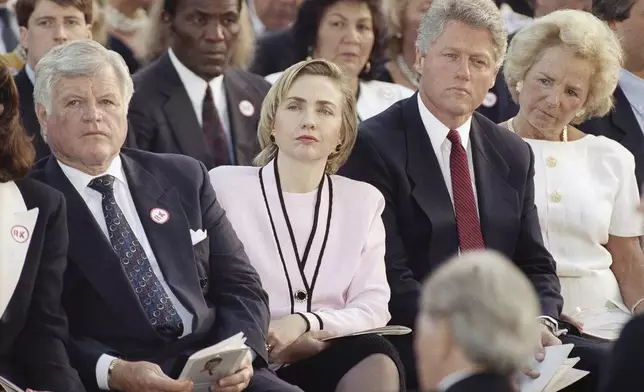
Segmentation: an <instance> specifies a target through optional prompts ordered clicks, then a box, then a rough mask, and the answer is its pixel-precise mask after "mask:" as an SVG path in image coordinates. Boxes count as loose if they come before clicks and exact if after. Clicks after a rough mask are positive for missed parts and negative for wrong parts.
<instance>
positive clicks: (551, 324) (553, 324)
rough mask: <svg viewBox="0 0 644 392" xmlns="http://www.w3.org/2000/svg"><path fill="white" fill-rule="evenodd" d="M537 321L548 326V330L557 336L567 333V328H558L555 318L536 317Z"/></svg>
mask: <svg viewBox="0 0 644 392" xmlns="http://www.w3.org/2000/svg"><path fill="white" fill-rule="evenodd" d="M538 320H539V323H540V324H542V325H545V326H546V327H548V329H549V330H550V332H552V334H553V335H555V336H557V337H559V336H561V335H565V334H566V333H568V330H567V329H559V323H557V320H555V319H553V318H551V317H545V316H544V317H539V318H538Z"/></svg>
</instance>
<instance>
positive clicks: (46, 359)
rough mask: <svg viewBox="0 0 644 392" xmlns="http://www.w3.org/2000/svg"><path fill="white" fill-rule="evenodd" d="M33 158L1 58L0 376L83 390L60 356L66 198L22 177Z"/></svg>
mask: <svg viewBox="0 0 644 392" xmlns="http://www.w3.org/2000/svg"><path fill="white" fill-rule="evenodd" d="M34 156H35V153H34V148H33V146H32V143H31V140H30V138H29V137H28V136H27V134H26V133H25V130H24V129H23V128H22V126H21V125H20V117H19V114H18V92H17V89H16V85H15V84H14V82H13V77H12V75H11V71H10V69H9V68H8V67H7V66H6V65H5V64H3V63H0V376H2V377H4V378H6V379H9V380H11V381H12V382H14V383H16V384H18V385H20V386H22V387H23V388H24V387H32V388H37V389H41V390H47V391H51V392H70V391H72V392H79V391H84V390H85V389H84V388H83V386H82V384H81V383H80V380H79V378H78V374H77V373H76V371H75V370H74V369H72V368H71V367H70V365H69V360H68V358H67V352H66V347H65V342H66V340H67V321H66V319H65V315H64V313H63V312H62V308H61V306H60V296H61V291H62V286H63V273H64V271H65V266H66V263H67V242H68V238H67V222H66V212H65V211H66V210H65V200H64V199H63V196H62V195H61V194H60V193H59V192H58V191H55V190H54V189H52V188H50V187H48V186H46V185H44V184H42V183H40V182H37V181H34V180H31V179H25V176H26V175H27V173H28V172H29V169H30V168H31V165H32V163H33V160H34ZM0 389H1V388H0Z"/></svg>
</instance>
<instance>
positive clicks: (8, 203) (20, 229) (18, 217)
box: [0, 181, 38, 319]
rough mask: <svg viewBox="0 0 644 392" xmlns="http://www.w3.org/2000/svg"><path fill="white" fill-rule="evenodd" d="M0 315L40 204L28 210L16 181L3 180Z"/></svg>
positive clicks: (0, 196) (13, 285) (0, 186)
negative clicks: (4, 181)
mask: <svg viewBox="0 0 644 392" xmlns="http://www.w3.org/2000/svg"><path fill="white" fill-rule="evenodd" d="M0 205H2V208H3V211H4V213H3V214H2V216H0V319H1V318H2V316H3V315H4V312H5V310H6V309H7V306H8V305H9V302H10V301H11V298H12V296H13V294H14V292H15V290H16V287H17V286H18V282H19V280H20V275H21V274H22V269H23V267H24V265H25V261H26V257H27V252H28V251H29V244H30V242H31V239H32V236H33V233H34V227H35V226H36V220H37V219H38V208H34V209H31V210H29V211H27V207H26V206H25V202H24V200H23V198H22V194H21V193H20V190H19V189H18V186H17V185H16V184H15V183H14V182H13V181H10V182H6V183H0Z"/></svg>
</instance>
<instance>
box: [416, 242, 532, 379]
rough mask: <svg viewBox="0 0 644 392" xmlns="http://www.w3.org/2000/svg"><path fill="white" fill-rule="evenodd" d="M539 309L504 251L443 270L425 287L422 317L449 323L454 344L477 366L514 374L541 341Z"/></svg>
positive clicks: (459, 260) (471, 256) (469, 257)
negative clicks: (502, 253)
mask: <svg viewBox="0 0 644 392" xmlns="http://www.w3.org/2000/svg"><path fill="white" fill-rule="evenodd" d="M508 293H512V295H508ZM539 308H540V306H539V301H538V299H537V295H536V293H535V291H534V288H533V286H532V284H531V283H530V281H529V280H528V278H527V277H526V276H525V274H524V273H523V272H521V270H519V268H518V267H517V266H516V265H514V264H513V263H512V262H510V261H509V260H508V259H506V258H505V257H504V256H503V255H501V254H500V253H496V252H491V251H485V252H471V253H466V254H464V255H462V256H459V257H455V258H453V259H452V260H450V261H448V262H446V263H445V264H443V265H442V266H441V267H439V268H438V269H437V270H436V272H434V274H432V275H431V276H430V278H429V279H428V280H427V281H426V282H425V284H424V287H423V292H422V298H421V308H420V315H421V316H422V317H428V318H429V320H430V321H432V320H436V321H437V320H446V321H447V322H448V325H449V327H450V330H451V332H452V339H453V340H454V343H456V344H457V345H458V346H459V347H460V348H461V349H462V350H463V352H464V353H465V355H467V357H468V358H469V359H470V360H471V361H473V362H474V363H476V364H477V365H482V366H484V367H485V368H486V370H489V371H492V372H497V373H500V374H510V373H513V372H515V371H517V370H520V369H521V368H522V367H523V366H524V365H525V364H526V363H527V360H528V358H529V357H530V355H531V354H533V353H534V351H533V350H534V349H535V348H536V347H537V345H538V343H539V323H538V321H537V317H538V315H539ZM472 326H476V328H472ZM418 333H422V332H420V331H418Z"/></svg>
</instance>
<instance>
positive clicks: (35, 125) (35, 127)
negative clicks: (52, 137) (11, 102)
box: [14, 67, 136, 161]
mask: <svg viewBox="0 0 644 392" xmlns="http://www.w3.org/2000/svg"><path fill="white" fill-rule="evenodd" d="M14 81H15V83H16V87H17V88H18V100H19V103H20V119H21V120H22V126H23V127H24V128H25V131H27V134H28V135H29V136H31V137H33V143H34V148H35V149H36V161H38V160H40V159H42V158H46V157H48V156H49V155H50V154H51V150H50V149H49V146H48V145H47V143H46V142H45V140H44V139H43V138H42V135H41V133H40V123H39V122H38V117H37V116H36V107H35V105H34V85H33V84H32V83H31V80H29V76H28V75H27V70H26V68H25V67H23V68H22V70H20V72H18V73H17V74H16V76H15V77H14ZM124 146H125V147H129V148H136V141H135V138H134V134H133V133H132V127H131V126H130V130H129V131H128V133H127V137H126V139H125V144H124Z"/></svg>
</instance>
